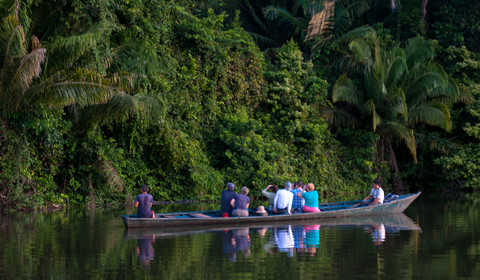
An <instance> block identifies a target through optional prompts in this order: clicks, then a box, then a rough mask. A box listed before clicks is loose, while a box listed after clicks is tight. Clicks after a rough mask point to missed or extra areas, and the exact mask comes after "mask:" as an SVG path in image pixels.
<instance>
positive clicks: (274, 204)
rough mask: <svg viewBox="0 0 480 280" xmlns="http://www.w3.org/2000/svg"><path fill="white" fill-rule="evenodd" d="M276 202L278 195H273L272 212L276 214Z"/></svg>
mask: <svg viewBox="0 0 480 280" xmlns="http://www.w3.org/2000/svg"><path fill="white" fill-rule="evenodd" d="M277 193H278V192H277ZM277 200H278V194H277V195H275V198H274V199H273V212H275V213H277Z"/></svg>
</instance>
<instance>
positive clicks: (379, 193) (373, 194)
mask: <svg viewBox="0 0 480 280" xmlns="http://www.w3.org/2000/svg"><path fill="white" fill-rule="evenodd" d="M384 198H385V193H384V192H383V189H382V188H381V187H380V182H379V181H378V180H374V181H373V183H372V190H371V191H370V194H369V195H368V196H366V197H365V198H364V199H363V202H362V205H367V206H368V205H374V204H378V203H383V199H384Z"/></svg>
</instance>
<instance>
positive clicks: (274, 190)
mask: <svg viewBox="0 0 480 280" xmlns="http://www.w3.org/2000/svg"><path fill="white" fill-rule="evenodd" d="M270 189H271V190H272V192H274V193H276V192H277V191H278V187H277V185H272V187H270Z"/></svg>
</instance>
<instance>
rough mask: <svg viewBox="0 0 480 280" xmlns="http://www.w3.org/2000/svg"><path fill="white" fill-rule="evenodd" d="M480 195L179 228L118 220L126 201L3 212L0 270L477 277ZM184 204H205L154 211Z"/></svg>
mask: <svg viewBox="0 0 480 280" xmlns="http://www.w3.org/2000/svg"><path fill="white" fill-rule="evenodd" d="M479 202H480V196H479V195H475V196H470V197H464V198H456V199H454V198H451V197H446V196H443V197H442V196H438V197H432V196H426V195H422V196H421V198H420V199H419V200H417V201H415V202H414V204H413V205H411V206H410V207H409V208H408V209H407V211H406V212H405V214H402V215H393V216H385V217H381V218H378V217H377V218H362V219H349V220H331V221H322V220H320V221H317V222H312V223H311V224H278V225H265V226H264V227H255V228H237V229H220V230H216V231H209V232H183V233H181V234H168V233H165V232H161V231H158V230H157V231H156V230H148V231H138V230H136V231H135V230H126V229H124V226H123V224H122V222H121V218H120V215H121V214H124V213H132V211H133V210H132V209H101V210H99V209H97V210H96V211H95V212H90V211H83V210H75V211H74V210H70V211H63V212H56V213H49V214H21V215H15V216H8V217H5V216H1V217H0V219H1V221H0V279H480V209H479V207H478V205H479ZM192 207H194V208H197V209H196V210H207V209H211V208H212V207H213V206H211V205H203V206H199V205H196V206H168V207H165V206H156V207H155V209H154V210H155V211H156V212H166V211H178V210H183V209H182V208H192ZM200 208H202V209H200ZM188 210H194V209H188Z"/></svg>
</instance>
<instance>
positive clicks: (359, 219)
mask: <svg viewBox="0 0 480 280" xmlns="http://www.w3.org/2000/svg"><path fill="white" fill-rule="evenodd" d="M310 225H320V226H321V227H322V228H324V227H365V226H374V225H384V226H385V228H390V229H394V230H395V231H405V230H406V231H422V229H421V228H420V226H419V225H418V224H416V223H415V222H414V221H413V220H412V219H410V218H409V217H408V216H407V215H405V214H404V213H396V214H384V215H365V216H351V217H342V218H332V219H312V220H293V221H275V222H269V223H268V224H259V223H252V224H249V223H245V224H241V225H240V226H234V225H228V224H227V225H196V226H190V227H148V228H126V229H125V232H124V237H125V238H126V239H137V238H151V237H170V236H178V235H185V234H196V233H203V232H214V231H226V230H235V229H239V228H249V229H253V230H255V229H266V228H274V227H285V226H292V227H298V226H310Z"/></svg>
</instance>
